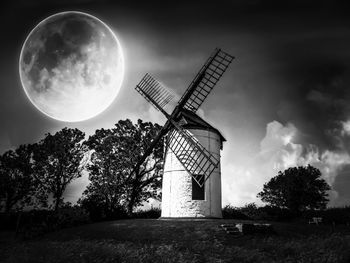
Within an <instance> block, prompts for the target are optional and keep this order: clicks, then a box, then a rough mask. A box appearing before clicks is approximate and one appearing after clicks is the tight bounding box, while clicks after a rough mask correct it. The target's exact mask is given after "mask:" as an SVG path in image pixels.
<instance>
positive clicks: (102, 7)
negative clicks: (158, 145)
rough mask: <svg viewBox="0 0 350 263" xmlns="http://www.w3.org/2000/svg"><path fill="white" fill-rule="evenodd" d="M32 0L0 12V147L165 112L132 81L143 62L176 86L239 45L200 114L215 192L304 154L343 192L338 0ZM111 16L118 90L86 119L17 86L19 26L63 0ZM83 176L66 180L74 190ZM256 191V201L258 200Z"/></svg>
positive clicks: (347, 30) (348, 42)
mask: <svg viewBox="0 0 350 263" xmlns="http://www.w3.org/2000/svg"><path fill="white" fill-rule="evenodd" d="M114 2H116V1H97V0H96V1H89V0H77V1H68V0H64V1H55V0H51V1H44V0H41V1H31V0H14V1H11V2H8V3H7V4H6V3H5V4H3V7H2V8H1V11H0V12H1V13H0V27H1V32H2V37H1V42H0V52H1V56H0V58H1V60H0V88H1V95H0V153H3V152H4V151H6V150H7V149H10V148H14V147H17V146H18V145H20V144H23V143H34V142H36V141H38V140H40V139H42V138H43V137H44V134H45V133H47V132H50V133H54V132H56V131H58V130H60V129H62V128H63V127H66V126H67V127H76V128H79V129H81V130H82V131H84V132H85V133H86V134H87V135H89V134H92V133H93V132H94V131H95V130H96V129H99V128H111V127H113V125H114V123H116V122H117V121H118V120H120V119H126V118H130V119H131V120H133V121H136V120H137V119H138V118H141V119H143V120H145V121H153V122H158V123H159V124H163V123H164V122H165V118H164V117H163V116H162V115H161V114H160V113H159V112H157V111H156V110H154V109H153V107H152V106H151V105H150V104H148V103H147V102H146V101H145V100H144V99H143V98H142V97H141V96H140V95H139V94H138V93H137V92H136V91H135V90H134V87H135V85H136V84H137V83H138V82H139V80H140V79H141V78H142V76H143V75H144V74H145V73H146V72H149V73H151V74H152V75H153V76H154V77H156V78H157V79H159V80H160V81H161V82H162V83H163V84H164V85H166V86H167V87H168V88H169V89H170V90H171V91H172V92H174V93H176V94H177V95H178V97H180V96H181V95H182V93H183V92H184V90H185V89H186V88H187V86H188V85H189V83H190V82H191V80H192V79H193V78H194V76H195V74H196V73H197V71H198V70H199V69H200V67H201V66H202V65H203V63H204V62H205V60H206V59H207V57H208V56H209V55H210V54H211V52H212V51H213V50H214V48H215V47H220V48H222V49H223V50H224V51H226V52H227V53H229V54H231V55H233V56H235V57H236V59H235V60H234V61H233V63H232V64H231V66H230V67H229V69H228V70H227V72H226V73H225V75H224V76H223V78H222V79H221V80H220V82H219V83H218V85H217V86H216V87H215V88H214V90H213V91H212V93H211V94H210V95H209V97H208V98H207V100H206V101H205V103H204V104H203V105H202V107H201V110H200V112H199V114H200V115H201V116H202V117H203V118H204V119H205V120H207V121H208V122H209V123H211V124H212V125H213V126H214V127H215V128H217V129H219V130H220V131H221V132H222V134H223V135H224V137H225V138H226V139H227V142H225V144H224V150H223V151H222V184H223V204H228V203H230V204H232V205H235V206H239V205H244V204H246V203H249V202H257V199H256V194H257V193H258V192H259V191H261V190H262V185H263V183H265V182H266V181H268V180H269V179H270V178H271V177H273V176H275V175H276V174H277V172H278V171H279V170H283V169H286V168H288V167H291V166H295V165H306V164H312V165H314V166H315V167H317V168H319V169H320V170H321V171H322V174H323V177H324V178H325V179H326V180H327V182H328V183H329V184H330V185H331V186H332V191H331V192H330V197H331V202H330V205H331V206H342V205H349V204H350V191H349V188H350V155H349V149H350V148H349V147H350V104H349V102H350V89H349V84H350V74H349V73H350V71H349V69H350V16H349V15H348V14H349V7H348V6H347V5H346V4H345V1H283V3H284V4H283V5H282V4H279V2H282V1H271V0H270V1H259V0H248V1H243V0H241V1H206V2H204V1H203V2H200V1H198V2H196V1H193V2H191V3H187V2H185V1H183V2H181V1H171V2H169V3H165V1H163V2H157V1H142V2H141V3H137V2H132V1H127V3H123V4H118V3H114ZM69 10H75V11H82V12H86V13H89V14H91V15H94V16H96V17H98V18H99V19H101V20H102V21H104V22H105V23H106V24H108V25H109V26H110V27H111V28H112V29H113V30H114V32H115V33H116V35H117V37H118V39H119V40H120V42H121V45H122V47H123V51H124V56H125V62H126V71H125V77H124V82H123V85H122V87H121V90H120V92H119V95H118V96H117V98H116V99H115V101H114V102H113V103H112V105H111V106H110V107H109V108H108V109H107V110H105V111H104V112H103V113H101V114H100V115H98V116H97V117H94V118H92V119H90V120H87V121H83V122H76V123H65V122H61V121H56V120H54V119H51V118H49V117H47V116H45V115H44V114H42V113H41V112H40V111H38V110H37V109H36V108H35V107H34V106H33V105H32V104H31V102H30V101H29V100H28V99H27V97H26V95H25V92H24V91H23V88H22V86H21V82H20V78H19V72H18V60H19V55H20V50H21V46H22V44H23V42H24V40H25V39H26V36H27V35H28V33H29V32H30V31H31V30H32V29H33V28H34V27H35V26H36V25H37V24H38V23H39V22H40V21H41V20H43V19H44V18H46V17H48V16H50V15H52V14H55V13H57V12H61V11H69ZM86 184H87V176H86V175H85V177H83V178H81V179H79V180H77V181H75V182H74V183H73V185H71V186H70V187H69V189H67V191H66V198H67V200H71V201H74V200H76V199H77V198H78V197H79V196H80V194H81V192H82V190H83V188H84V186H85V185H86ZM258 203H259V201H258Z"/></svg>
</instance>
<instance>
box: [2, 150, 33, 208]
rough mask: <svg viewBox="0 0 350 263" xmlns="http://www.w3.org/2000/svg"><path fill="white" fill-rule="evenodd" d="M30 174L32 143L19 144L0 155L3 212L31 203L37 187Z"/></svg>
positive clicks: (31, 171)
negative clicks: (14, 148)
mask: <svg viewBox="0 0 350 263" xmlns="http://www.w3.org/2000/svg"><path fill="white" fill-rule="evenodd" d="M32 175H33V169H32V145H20V146H19V147H18V148H17V149H16V150H9V151H7V152H5V153H4V154H2V155H1V156H0V200H1V203H2V205H3V206H4V207H5V212H9V211H10V210H11V209H12V208H13V207H16V208H17V209H22V208H23V206H24V205H30V204H32V202H33V201H34V200H33V198H34V195H35V191H36V189H37V188H36V186H37V185H36V182H35V180H34V179H33V176H32Z"/></svg>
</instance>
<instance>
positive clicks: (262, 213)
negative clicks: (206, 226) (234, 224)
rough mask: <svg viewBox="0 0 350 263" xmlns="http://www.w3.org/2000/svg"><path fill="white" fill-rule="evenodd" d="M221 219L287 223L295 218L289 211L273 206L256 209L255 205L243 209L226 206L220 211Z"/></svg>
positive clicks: (251, 204)
mask: <svg viewBox="0 0 350 263" xmlns="http://www.w3.org/2000/svg"><path fill="white" fill-rule="evenodd" d="M222 215H223V218H230V219H241V220H268V221H288V220H291V219H293V218H295V214H293V213H292V212H291V211H290V210H288V209H285V208H278V207H273V206H262V207H258V206H257V205H256V204H255V203H249V204H246V205H245V206H243V207H234V206H231V205H227V206H225V207H224V208H223V209H222Z"/></svg>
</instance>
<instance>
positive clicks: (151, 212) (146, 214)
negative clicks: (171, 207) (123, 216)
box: [133, 206, 162, 218]
mask: <svg viewBox="0 0 350 263" xmlns="http://www.w3.org/2000/svg"><path fill="white" fill-rule="evenodd" d="M161 212H162V210H161V209H160V208H159V207H153V206H152V207H151V208H150V209H148V210H137V211H136V212H135V213H133V218H159V217H160V216H161Z"/></svg>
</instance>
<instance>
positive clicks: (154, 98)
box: [135, 73, 174, 110]
mask: <svg viewBox="0 0 350 263" xmlns="http://www.w3.org/2000/svg"><path fill="white" fill-rule="evenodd" d="M135 89H136V90H137V92H138V93H140V94H141V95H142V96H143V97H144V98H145V99H146V100H147V101H148V102H150V103H151V104H152V105H153V106H154V107H155V108H156V109H157V110H161V109H160V108H162V109H163V108H164V107H165V106H166V105H167V104H168V103H169V102H170V101H172V99H173V98H174V95H173V94H171V93H170V92H169V91H168V90H166V89H165V88H164V87H163V86H162V85H161V84H160V83H159V82H158V81H157V80H156V79H154V78H153V77H152V76H151V75H150V74H148V73H147V74H146V75H145V76H144V77H143V78H142V79H141V81H140V83H139V84H137V86H136V88H135Z"/></svg>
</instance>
